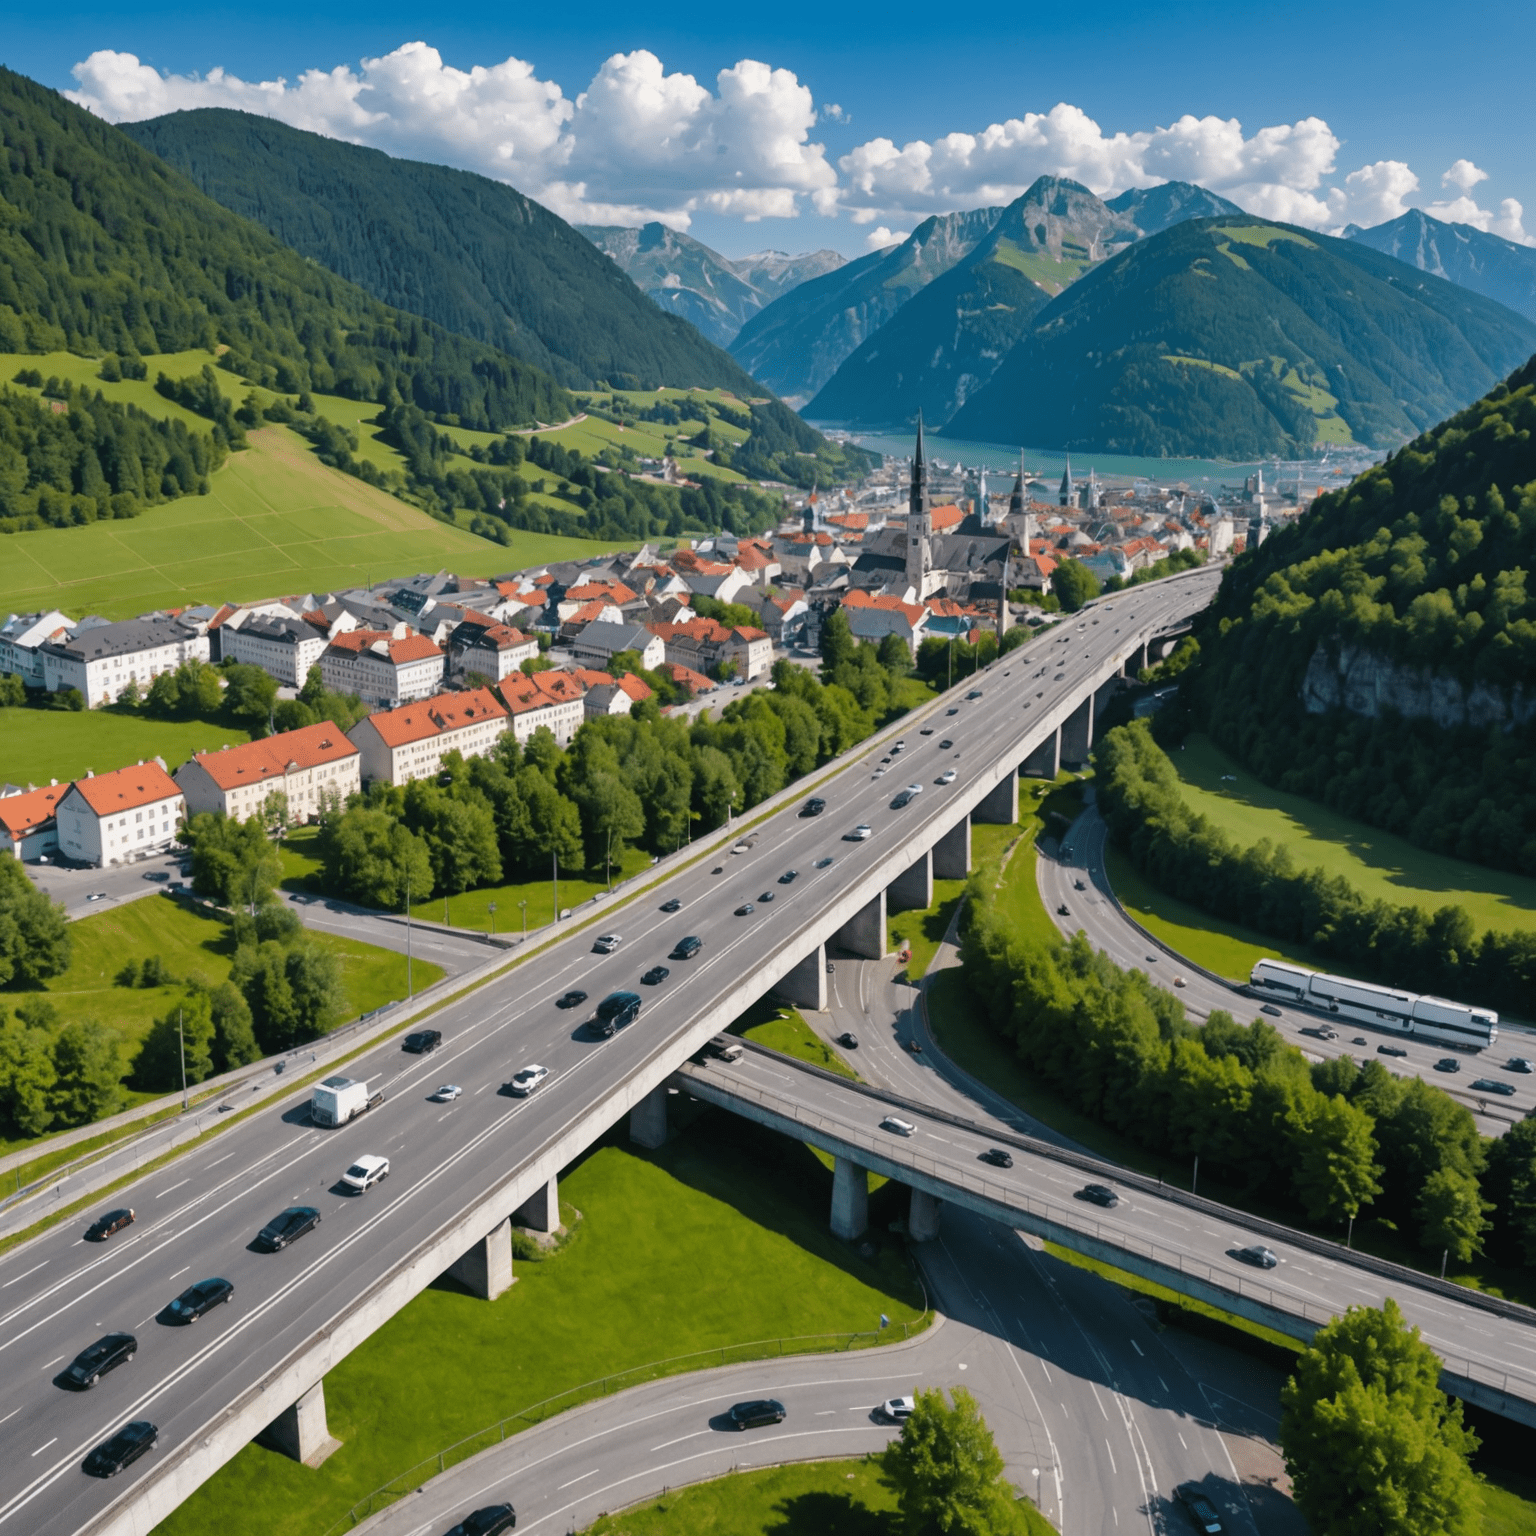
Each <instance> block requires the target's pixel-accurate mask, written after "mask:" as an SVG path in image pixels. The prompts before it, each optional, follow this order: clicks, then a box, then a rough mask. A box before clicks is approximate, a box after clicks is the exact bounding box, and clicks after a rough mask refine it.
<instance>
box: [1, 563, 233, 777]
mask: <svg viewBox="0 0 1536 1536" xmlns="http://www.w3.org/2000/svg"><path fill="white" fill-rule="evenodd" d="M4 548H5V546H4V545H0V553H3V552H4ZM250 739H251V736H250V732H249V731H243V730H241V729H240V728H239V727H238V726H228V725H205V724H204V723H203V722H202V721H200V720H153V719H150V718H149V717H148V716H147V715H140V714H134V713H131V712H129V711H127V710H118V709H117V708H116V706H112V707H109V708H107V709H91V710H82V711H80V712H79V713H78V714H77V713H75V712H73V711H70V710H63V709H0V780H8V781H9V782H10V783H12V784H46V783H47V782H48V781H49V780H50V779H57V780H58V781H59V782H60V783H61V784H63V783H67V782H68V781H69V780H70V779H78V778H82V777H83V776H84V775H85V773H86V770H87V769H89V770H90V771H92V772H94V773H109V772H111V770H112V769H114V768H126V767H127V766H128V764H130V763H139V762H143V761H145V760H146V759H148V758H151V757H159V758H163V759H164V760H165V765H166V767H167V768H168V769H169V770H170V771H171V772H172V773H175V772H176V770H177V769H178V768H179V767H180V766H181V765H182V764H183V763H184V762H186V760H187V759H188V758H189V757H191V756H192V754H193V753H194V752H201V751H209V752H212V751H216V750H217V749H218V748H219V747H222V746H224V745H226V744H227V745H229V746H232V747H234V746H239V745H240V744H241V743H242V742H246V741H249V740H250Z"/></svg>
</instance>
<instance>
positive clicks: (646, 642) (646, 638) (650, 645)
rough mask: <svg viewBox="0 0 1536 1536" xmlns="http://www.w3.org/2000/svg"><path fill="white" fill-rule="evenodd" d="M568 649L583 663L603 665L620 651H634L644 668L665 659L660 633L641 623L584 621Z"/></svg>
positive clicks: (657, 665)
mask: <svg viewBox="0 0 1536 1536" xmlns="http://www.w3.org/2000/svg"><path fill="white" fill-rule="evenodd" d="M571 650H572V652H573V653H574V654H575V657H576V659H577V661H579V662H581V663H583V665H588V666H593V667H597V668H599V669H601V668H603V667H606V666H607V665H608V663H609V662H610V661H612V660H613V658H614V657H615V656H617V655H618V654H619V652H620V651H636V652H638V653H639V656H640V665H641V666H642V667H645V668H646V669H647V670H648V671H649V670H653V669H654V668H656V667H659V666H660V665H661V664H662V662H664V661H665V660H666V659H667V648H666V644H665V643H664V642H663V640H662V639H661V637H660V636H659V635H657V634H656V633H654V631H652V630H649V629H647V628H646V627H645V626H644V625H643V624H588V625H587V627H586V628H585V629H584V630H582V632H581V633H580V634H579V635H577V636H576V638H575V639H574V640H573V641H572V642H571Z"/></svg>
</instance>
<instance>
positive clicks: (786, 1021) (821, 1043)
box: [730, 997, 859, 1082]
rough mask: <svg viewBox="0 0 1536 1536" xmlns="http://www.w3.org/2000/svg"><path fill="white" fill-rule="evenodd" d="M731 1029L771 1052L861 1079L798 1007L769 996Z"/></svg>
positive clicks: (842, 1075) (840, 1074) (758, 1002)
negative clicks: (790, 1006) (781, 1003)
mask: <svg viewBox="0 0 1536 1536" xmlns="http://www.w3.org/2000/svg"><path fill="white" fill-rule="evenodd" d="M730 1032H731V1033H732V1034H734V1035H740V1036H741V1037H742V1038H743V1039H744V1040H751V1041H753V1042H754V1043H756V1044H757V1045H762V1046H766V1047H767V1048H768V1049H769V1050H770V1051H778V1052H779V1053H780V1054H781V1055H784V1056H793V1057H794V1058H795V1059H796V1060H797V1061H808V1062H810V1064H811V1065H812V1066H813V1067H821V1068H822V1069H823V1070H824V1071H827V1072H835V1073H837V1075H838V1076H839V1077H847V1078H851V1079H852V1080H853V1081H854V1082H858V1081H859V1074H858V1073H857V1072H855V1071H854V1070H853V1068H852V1067H851V1066H849V1065H848V1063H847V1062H846V1061H844V1060H843V1058H842V1056H840V1055H839V1054H838V1052H836V1051H834V1050H833V1049H832V1047H831V1046H830V1045H828V1044H827V1042H826V1041H825V1040H823V1039H822V1038H821V1036H820V1035H818V1034H817V1033H816V1031H815V1030H814V1029H812V1028H811V1026H810V1025H809V1024H807V1023H806V1022H805V1016H804V1015H803V1014H802V1013H801V1012H800V1010H799V1009H798V1008H789V1007H785V1006H782V1005H780V1004H778V1003H775V1002H774V1001H773V1000H772V999H771V998H768V997H764V998H760V999H759V1000H758V1001H757V1002H756V1003H754V1004H753V1006H752V1007H751V1008H749V1009H748V1010H747V1011H746V1012H745V1013H744V1014H742V1016H741V1017H740V1018H739V1019H737V1020H736V1022H735V1023H734V1024H732V1025H731V1030H730Z"/></svg>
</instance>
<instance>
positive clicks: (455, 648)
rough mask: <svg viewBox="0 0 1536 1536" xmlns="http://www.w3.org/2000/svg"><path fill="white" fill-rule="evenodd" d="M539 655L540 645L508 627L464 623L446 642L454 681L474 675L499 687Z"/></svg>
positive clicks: (505, 625)
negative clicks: (473, 673)
mask: <svg viewBox="0 0 1536 1536" xmlns="http://www.w3.org/2000/svg"><path fill="white" fill-rule="evenodd" d="M538 654H539V642H538V641H537V640H536V639H535V638H534V637H533V636H532V635H525V634H524V633H523V632H522V630H520V629H513V628H512V627H511V625H509V624H477V623H475V622H474V620H472V619H466V620H465V621H464V623H462V624H460V625H459V627H458V628H457V629H456V630H454V632H453V634H452V635H451V636H449V639H448V668H449V671H450V672H451V673H452V674H453V676H454V677H463V676H464V674H465V673H467V672H475V673H478V674H479V675H480V676H481V677H488V678H490V680H491V681H492V682H493V683H499V682H500V681H501V680H502V678H504V677H507V676H509V675H510V674H512V673H513V672H516V671H517V670H518V668H519V667H521V666H522V664H523V663H524V662H525V661H532V660H533V659H534V658H535V657H536V656H537V655H538Z"/></svg>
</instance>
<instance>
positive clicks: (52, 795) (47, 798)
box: [0, 784, 69, 837]
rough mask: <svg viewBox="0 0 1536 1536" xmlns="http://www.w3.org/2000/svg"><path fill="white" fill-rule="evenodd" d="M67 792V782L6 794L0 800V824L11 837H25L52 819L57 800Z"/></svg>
mask: <svg viewBox="0 0 1536 1536" xmlns="http://www.w3.org/2000/svg"><path fill="white" fill-rule="evenodd" d="M68 793H69V785H68V784H48V785H45V786H44V787H43V788H42V789H29V790H27V791H26V792H25V793H24V794H20V795H7V796H5V798H4V799H3V800H0V826H3V827H4V828H5V830H6V831H7V832H9V833H10V834H11V836H12V837H25V836H26V835H27V833H29V832H35V831H37V829H38V828H39V827H41V826H44V825H46V824H47V823H48V822H50V821H52V820H53V813H54V811H55V810H56V809H57V808H58V804H59V801H60V800H62V799H63V798H64V796H65V795H66V794H68Z"/></svg>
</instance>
